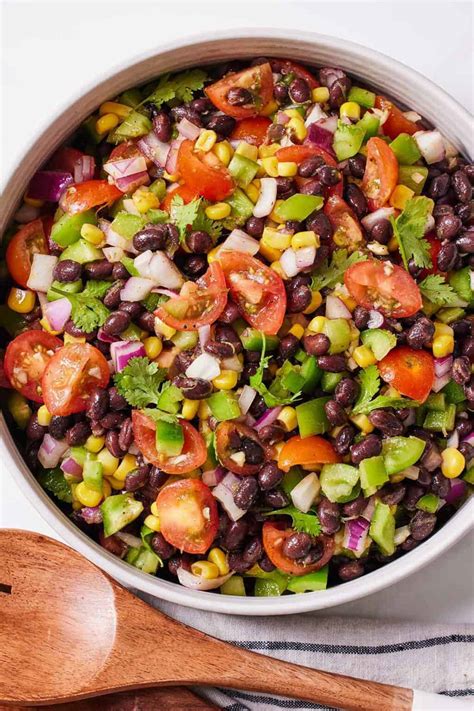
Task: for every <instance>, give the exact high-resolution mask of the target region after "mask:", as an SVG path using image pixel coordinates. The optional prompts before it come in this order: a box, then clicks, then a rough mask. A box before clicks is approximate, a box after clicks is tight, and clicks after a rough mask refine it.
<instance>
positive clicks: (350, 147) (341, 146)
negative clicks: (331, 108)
mask: <svg viewBox="0 0 474 711" xmlns="http://www.w3.org/2000/svg"><path fill="white" fill-rule="evenodd" d="M365 134H366V129H365V127H364V126H361V125H360V122H358V123H357V124H346V123H343V122H342V121H338V122H337V129H336V132H335V134H334V140H333V144H332V147H333V149H334V152H335V154H336V156H337V160H338V161H341V160H347V158H351V157H352V156H355V155H356V153H358V152H359V151H360V149H361V147H362V144H363V142H364V137H365Z"/></svg>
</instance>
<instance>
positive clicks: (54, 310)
mask: <svg viewBox="0 0 474 711" xmlns="http://www.w3.org/2000/svg"><path fill="white" fill-rule="evenodd" d="M71 311H72V305H71V302H70V301H69V299H66V297H65V298H64V299H57V300H56V301H48V302H47V303H46V304H45V305H44V306H43V307H42V312H43V316H44V317H45V319H46V320H47V322H48V323H49V325H50V326H51V328H52V329H53V331H62V330H63V328H64V326H65V325H66V323H67V321H69V317H70V316H71Z"/></svg>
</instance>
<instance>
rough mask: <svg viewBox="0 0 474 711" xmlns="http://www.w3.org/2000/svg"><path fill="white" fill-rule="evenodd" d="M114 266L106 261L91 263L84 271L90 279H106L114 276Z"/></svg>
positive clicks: (100, 260) (86, 265)
mask: <svg viewBox="0 0 474 711" xmlns="http://www.w3.org/2000/svg"><path fill="white" fill-rule="evenodd" d="M112 269H113V264H112V262H108V261H107V260H106V259H99V260H97V261H96V262H89V264H85V265H84V271H85V273H86V275H87V277H88V278H89V279H106V278H107V277H109V276H112Z"/></svg>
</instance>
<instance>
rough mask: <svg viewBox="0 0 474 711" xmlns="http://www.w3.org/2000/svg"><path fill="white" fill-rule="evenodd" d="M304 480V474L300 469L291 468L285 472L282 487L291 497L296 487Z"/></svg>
mask: <svg viewBox="0 0 474 711" xmlns="http://www.w3.org/2000/svg"><path fill="white" fill-rule="evenodd" d="M302 478H303V474H302V472H301V469H300V468H299V467H291V469H290V470H289V471H287V472H285V473H284V475H283V480H282V483H281V487H282V489H283V491H284V492H285V494H287V495H288V496H289V495H290V494H291V492H292V491H293V489H294V488H295V486H296V485H297V484H299V483H300V481H301V479H302Z"/></svg>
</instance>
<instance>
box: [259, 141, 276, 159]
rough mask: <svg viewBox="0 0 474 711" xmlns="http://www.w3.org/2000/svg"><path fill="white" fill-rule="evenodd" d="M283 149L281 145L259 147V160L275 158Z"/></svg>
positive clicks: (273, 144) (271, 144)
mask: <svg viewBox="0 0 474 711" xmlns="http://www.w3.org/2000/svg"><path fill="white" fill-rule="evenodd" d="M280 148H281V146H280V144H279V143H270V144H269V145H268V146H266V145H262V146H259V147H258V157H259V158H270V156H274V155H275V153H276V152H277V151H279V150H280Z"/></svg>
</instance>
